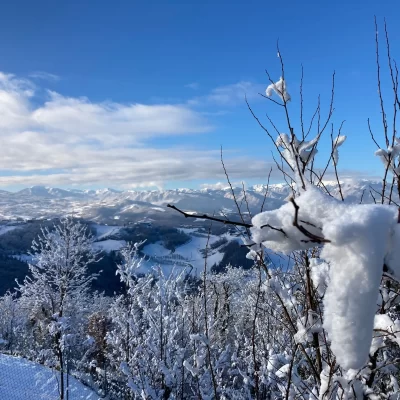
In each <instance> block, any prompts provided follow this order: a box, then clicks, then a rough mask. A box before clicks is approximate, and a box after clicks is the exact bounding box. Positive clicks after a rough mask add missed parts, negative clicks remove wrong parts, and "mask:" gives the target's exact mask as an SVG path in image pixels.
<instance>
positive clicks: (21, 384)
mask: <svg viewBox="0 0 400 400" xmlns="http://www.w3.org/2000/svg"><path fill="white" fill-rule="evenodd" d="M58 377H59V374H58V373H56V372H54V371H52V370H51V369H49V368H47V367H44V366H43V365H39V364H35V363H33V362H31V361H28V360H25V359H23V358H17V357H11V356H6V355H4V354H0V399H2V400H33V399H34V400H57V399H59V396H60V395H59V393H58V383H57V378H58ZM69 382H70V392H69V399H70V400H78V399H79V400H80V399H85V400H97V399H99V396H98V395H96V394H95V393H94V392H93V391H92V390H90V389H89V388H88V387H86V386H84V385H83V384H82V383H81V382H79V381H78V380H77V379H75V378H73V377H70V378H69Z"/></svg>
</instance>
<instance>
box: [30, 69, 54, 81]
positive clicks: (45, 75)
mask: <svg viewBox="0 0 400 400" xmlns="http://www.w3.org/2000/svg"><path fill="white" fill-rule="evenodd" d="M29 77H30V78H33V79H41V80H44V81H50V82H56V81H59V80H60V77H59V76H58V75H55V74H50V73H49V72H45V71H35V72H32V73H31V74H29Z"/></svg>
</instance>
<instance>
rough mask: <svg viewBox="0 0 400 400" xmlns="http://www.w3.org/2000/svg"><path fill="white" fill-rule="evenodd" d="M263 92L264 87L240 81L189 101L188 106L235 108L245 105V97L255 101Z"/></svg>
mask: <svg viewBox="0 0 400 400" xmlns="http://www.w3.org/2000/svg"><path fill="white" fill-rule="evenodd" d="M263 90H264V85H260V84H256V83H253V82H249V81H240V82H237V83H233V84H229V85H224V86H219V87H216V88H214V89H213V90H211V92H210V93H209V94H207V95H204V96H198V97H195V98H193V99H191V100H189V101H188V104H190V105H193V106H199V105H218V106H224V107H226V106H235V105H238V104H244V101H245V100H244V98H245V95H246V96H247V98H249V99H254V98H255V97H257V96H258V93H260V92H262V91H263Z"/></svg>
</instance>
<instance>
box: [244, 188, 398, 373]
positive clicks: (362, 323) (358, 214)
mask: <svg viewBox="0 0 400 400" xmlns="http://www.w3.org/2000/svg"><path fill="white" fill-rule="evenodd" d="M296 204H297V205H298V206H299V223H300V224H302V225H303V226H304V227H306V229H307V230H308V231H309V232H311V233H313V234H314V235H317V236H319V237H324V238H325V239H327V240H329V242H328V243H325V244H324V248H323V249H322V252H321V259H323V260H325V261H326V262H327V263H328V264H329V282H328V281H327V280H326V279H325V280H323V277H322V276H319V277H318V279H319V281H320V283H321V284H323V285H326V284H327V289H326V293H325V297H324V307H325V320H324V327H325V329H326V330H327V332H328V335H329V338H330V340H331V341H332V350H333V352H334V353H335V355H336V357H337V360H338V362H339V363H340V365H341V366H342V367H343V368H345V369H350V368H354V369H357V368H360V367H362V366H363V365H364V364H365V362H366V361H367V358H368V354H369V349H370V345H371V341H372V332H373V326H374V317H375V313H376V299H377V297H378V292H379V284H380V278H381V275H382V270H383V264H384V262H386V263H388V266H389V268H390V269H391V270H392V271H393V273H396V274H398V273H399V265H398V264H396V263H395V260H397V261H398V260H399V257H398V256H399V254H398V253H400V250H399V249H398V246H396V245H395V243H399V242H398V240H399V238H400V231H399V225H398V223H397V208H396V207H392V206H387V205H375V204H369V205H363V204H361V205H358V204H357V205H349V204H345V203H343V202H340V201H338V200H336V199H334V198H332V197H329V196H326V195H325V194H323V193H322V192H321V191H320V190H319V189H318V188H316V187H314V186H311V185H308V186H307V190H306V191H304V192H303V193H302V194H301V195H300V196H299V197H297V198H296ZM294 212H295V209H294V206H293V204H292V203H287V204H285V205H283V206H282V207H281V208H279V209H277V210H273V211H265V212H263V213H260V214H258V215H256V216H255V217H254V218H253V219H252V224H253V228H251V232H252V239H253V240H254V241H255V242H256V243H259V244H260V243H262V244H263V245H264V246H265V247H267V248H268V249H271V250H273V251H278V252H283V253H290V252H292V251H295V250H305V249H308V248H310V247H314V246H315V245H316V244H315V243H314V242H311V241H310V238H309V237H307V236H305V235H304V234H303V233H302V232H301V231H300V230H299V229H297V228H296V227H295V226H294V225H293V219H294ZM301 221H306V222H307V224H304V222H301ZM267 224H269V225H270V226H272V227H274V228H277V229H282V230H283V231H284V232H285V233H286V235H287V236H285V235H284V234H283V233H282V232H281V231H279V230H276V229H271V228H269V227H268V226H266V225H267ZM262 226H264V227H263V228H261V227H262ZM388 243H389V244H390V245H389V246H388ZM314 268H317V267H316V266H313V269H314ZM323 268H324V269H325V270H326V273H328V271H327V269H328V268H327V267H326V266H324V267H323ZM313 275H314V276H315V275H316V272H315V271H314V272H313ZM327 282H328V283H327ZM355 338H357V339H356V340H355Z"/></svg>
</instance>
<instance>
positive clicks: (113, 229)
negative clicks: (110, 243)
mask: <svg viewBox="0 0 400 400" xmlns="http://www.w3.org/2000/svg"><path fill="white" fill-rule="evenodd" d="M93 227H94V228H95V229H96V236H97V238H98V239H99V240H101V239H105V238H107V237H109V236H111V235H115V234H117V233H118V232H119V231H120V229H121V227H120V226H117V225H100V224H93Z"/></svg>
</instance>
